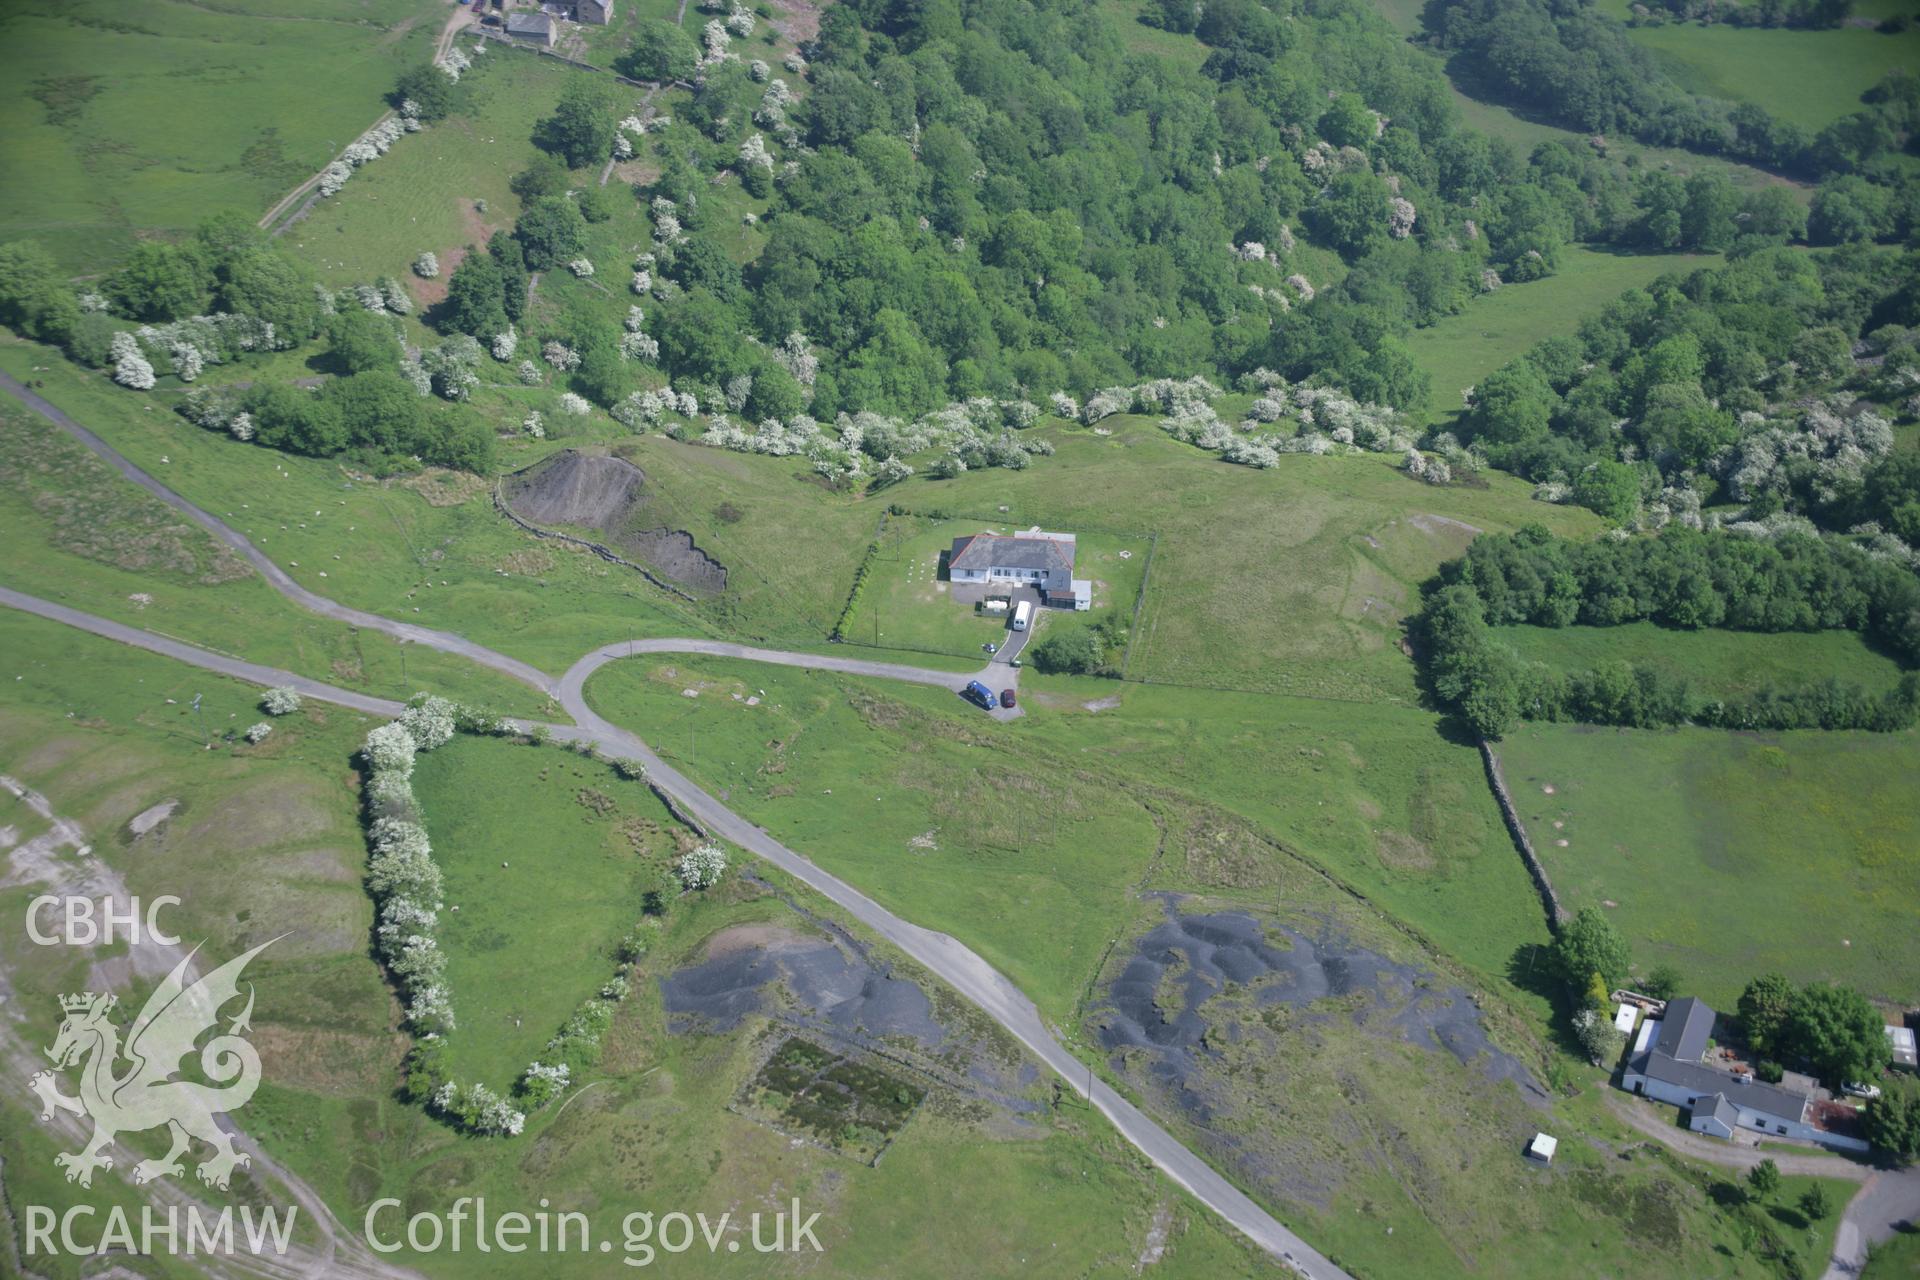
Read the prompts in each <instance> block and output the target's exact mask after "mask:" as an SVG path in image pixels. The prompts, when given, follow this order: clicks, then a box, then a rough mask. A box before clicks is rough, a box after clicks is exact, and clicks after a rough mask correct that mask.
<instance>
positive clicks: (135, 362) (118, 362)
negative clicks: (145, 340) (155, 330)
mask: <svg viewBox="0 0 1920 1280" xmlns="http://www.w3.org/2000/svg"><path fill="white" fill-rule="evenodd" d="M108 354H110V355H111V356H112V357H113V380H114V381H115V382H117V383H119V384H120V385H121V386H123V387H131V388H133V389H134V390H135V391H151V390H153V384H154V383H155V382H157V381H158V380H159V379H157V378H155V377H154V375H153V365H152V363H150V362H149V361H148V360H147V358H146V357H145V356H144V355H141V354H140V343H139V342H138V340H136V339H135V338H134V336H133V335H132V334H130V333H124V332H122V333H116V334H114V335H113V342H112V344H111V345H110V346H109V348H108Z"/></svg>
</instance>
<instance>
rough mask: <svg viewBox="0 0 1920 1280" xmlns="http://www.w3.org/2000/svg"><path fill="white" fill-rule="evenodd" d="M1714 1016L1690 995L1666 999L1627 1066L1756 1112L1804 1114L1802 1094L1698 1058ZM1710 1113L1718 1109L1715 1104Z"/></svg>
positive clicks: (1797, 1116) (1791, 1117)
mask: <svg viewBox="0 0 1920 1280" xmlns="http://www.w3.org/2000/svg"><path fill="white" fill-rule="evenodd" d="M1715 1016H1716V1015H1715V1014H1714V1012H1713V1010H1712V1008H1711V1007H1709V1006H1708V1005H1707V1004H1706V1003H1705V1002H1703V1001H1700V1000H1696V999H1695V998H1694V997H1692V996H1682V997H1680V998H1679V999H1677V1000H1673V1001H1670V1002H1669V1003H1668V1005H1667V1014H1666V1017H1664V1018H1662V1019H1661V1020H1660V1034H1659V1035H1658V1036H1657V1037H1655V1039H1654V1042H1653V1043H1652V1044H1651V1045H1649V1046H1648V1047H1647V1051H1646V1052H1645V1053H1643V1054H1641V1055H1640V1056H1639V1057H1638V1058H1636V1059H1635V1060H1634V1061H1632V1062H1630V1063H1628V1064H1627V1066H1628V1070H1630V1071H1637V1072H1639V1073H1640V1074H1641V1075H1643V1076H1645V1077H1647V1078H1648V1079H1649V1080H1658V1081H1660V1082H1662V1083H1663V1084H1670V1085H1673V1086H1675V1087H1677V1088H1680V1089H1685V1090H1687V1091H1688V1092H1690V1093H1695V1094H1698V1095H1699V1096H1700V1097H1702V1098H1711V1097H1715V1096H1718V1097H1719V1098H1720V1099H1721V1100H1722V1101H1726V1102H1730V1103H1731V1104H1733V1105H1735V1106H1741V1107H1745V1108H1746V1109H1747V1110H1749V1111H1755V1112H1758V1113H1760V1114H1761V1115H1767V1116H1775V1117H1777V1118H1779V1119H1781V1120H1789V1121H1794V1122H1798V1121H1799V1120H1800V1118H1801V1117H1802V1116H1804V1115H1805V1114H1806V1110H1807V1095H1806V1094H1804V1093H1801V1092H1799V1091H1798V1090H1794V1089H1784V1088H1782V1087H1780V1086H1779V1085H1774V1084H1763V1083H1761V1082H1760V1081H1757V1080H1748V1079H1745V1078H1744V1077H1742V1076H1736V1075H1733V1074H1732V1073H1730V1072H1726V1071H1717V1070H1715V1069H1714V1068H1712V1067H1708V1066H1703V1065H1702V1064H1701V1062H1700V1055H1701V1054H1703V1053H1705V1052H1706V1048H1707V1040H1708V1039H1709V1038H1710V1037H1711V1036H1712V1035H1713V1021H1714V1018H1715ZM1714 1114H1715V1115H1716V1116H1717V1115H1718V1114H1719V1109H1718V1106H1716V1107H1715V1110H1714ZM1729 1123H1731V1122H1729Z"/></svg>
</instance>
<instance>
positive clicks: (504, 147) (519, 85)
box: [280, 39, 639, 299]
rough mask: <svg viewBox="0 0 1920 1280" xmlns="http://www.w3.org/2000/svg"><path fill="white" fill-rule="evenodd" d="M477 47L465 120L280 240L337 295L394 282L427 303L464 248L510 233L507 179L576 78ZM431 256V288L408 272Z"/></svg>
mask: <svg viewBox="0 0 1920 1280" xmlns="http://www.w3.org/2000/svg"><path fill="white" fill-rule="evenodd" d="M475 43H477V42H476V41H474V40H470V39H469V40H465V41H463V43H462V48H463V49H466V50H468V51H469V56H471V57H473V58H474V61H475V63H476V66H475V68H474V70H473V71H471V72H469V73H468V75H467V77H466V78H465V80H464V81H463V83H467V84H468V92H469V94H470V95H471V100H472V108H471V111H470V112H469V113H465V114H461V115H457V116H451V117H449V118H448V119H446V120H443V121H441V122H440V123H438V124H434V125H430V126H428V127H427V128H425V129H423V130H421V131H420V132H419V133H414V134H409V135H407V136H406V137H404V138H402V139H401V140H400V141H399V142H397V143H395V144H394V146H393V149H392V150H391V151H389V152H388V153H387V154H386V155H384V156H382V157H381V158H380V159H378V160H376V161H373V162H372V163H370V164H368V165H366V166H365V167H363V168H362V169H360V170H359V171H358V172H356V173H355V174H354V176H353V180H352V181H351V182H349V183H347V185H346V186H345V187H343V188H342V189H341V191H340V193H339V194H338V195H335V196H332V197H329V198H327V199H323V200H321V201H320V202H319V203H317V204H316V205H314V207H313V211H312V212H311V213H309V214H308V215H307V216H306V217H305V218H304V219H302V220H301V221H299V222H297V223H295V224H294V225H293V227H292V228H291V229H290V230H288V231H287V232H286V233H285V234H284V235H282V236H281V238H280V240H281V244H282V245H283V246H285V247H286V248H288V249H290V250H292V251H294V252H295V253H297V254H299V255H300V256H301V257H303V258H305V259H306V260H307V261H309V262H311V263H312V264H313V266H314V268H315V269H316V270H317V271H318V272H319V274H320V278H321V279H322V280H325V281H326V282H327V283H329V284H332V285H334V286H336V287H339V286H342V285H347V284H353V283H359V282H365V281H368V280H372V279H374V278H375V277H378V276H395V277H399V278H401V279H404V280H408V281H409V282H410V286H411V287H412V288H413V289H414V290H415V292H416V294H417V295H418V296H420V297H421V298H423V299H430V298H437V297H439V296H440V295H442V294H444V293H445V288H446V281H447V277H448V276H450V275H451V274H452V272H453V267H454V265H456V264H457V262H458V258H459V251H460V250H461V249H462V248H464V247H465V246H467V245H480V244H484V243H485V241H486V238H487V237H488V236H489V235H490V234H492V232H494V231H496V230H501V229H511V228H512V226H513V223H514V220H515V218H516V217H518V216H519V212H520V201H519V198H518V197H517V196H515V195H514V194H513V192H512V191H510V190H509V189H508V187H507V181H508V179H510V178H511V177H513V175H514V174H515V173H518V172H519V171H520V170H522V169H524V168H526V167H527V164H528V163H529V162H530V161H531V160H532V159H533V158H534V157H535V156H536V155H537V154H538V152H537V151H536V150H535V148H534V145H533V141H532V134H533V126H534V122H535V121H537V120H539V119H540V118H541V117H542V116H545V115H548V114H549V113H551V112H552V110H553V104H554V102H555V101H556V100H557V99H558V98H559V96H560V88H561V86H562V85H564V84H565V83H566V82H567V78H568V77H569V76H572V75H576V74H580V73H578V72H574V71H571V70H569V69H568V68H567V67H566V66H565V65H563V64H562V63H559V62H555V61H553V60H552V59H549V58H538V57H535V56H533V55H532V54H530V53H527V52H525V51H522V50H514V49H505V48H501V47H499V46H497V45H492V44H489V45H488V46H487V52H486V53H484V54H472V53H471V50H472V48H473V46H474V44H475ZM634 96H635V98H636V99H637V98H638V96H639V95H638V92H637V91H636V92H635V94H634ZM476 201H483V202H484V203H485V205H486V210H485V212H481V211H479V210H478V209H476V208H475V202H476ZM427 249H431V250H432V251H433V252H434V253H435V254H437V255H438V256H439V258H440V267H441V271H440V278H439V279H438V280H437V281H433V282H427V281H421V280H418V279H415V278H414V277H413V276H412V273H411V272H410V271H409V270H408V268H409V266H410V265H411V264H412V262H413V260H414V259H415V258H416V257H418V256H419V255H420V253H421V251H422V250H427ZM449 258H452V259H453V260H454V261H453V262H449V261H448V260H449Z"/></svg>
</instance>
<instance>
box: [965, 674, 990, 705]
mask: <svg viewBox="0 0 1920 1280" xmlns="http://www.w3.org/2000/svg"><path fill="white" fill-rule="evenodd" d="M960 696H961V697H963V698H965V699H966V700H967V701H968V702H971V703H973V705H974V706H976V707H979V708H980V709H981V710H983V711H991V710H993V690H991V689H989V688H987V686H985V685H983V684H981V683H980V682H979V681H978V680H969V681H967V687H966V688H964V689H962V690H961V691H960Z"/></svg>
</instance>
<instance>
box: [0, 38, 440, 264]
mask: <svg viewBox="0 0 1920 1280" xmlns="http://www.w3.org/2000/svg"><path fill="white" fill-rule="evenodd" d="M446 11H447V6H446V5H444V4H441V3H431V2H429V0H232V2H231V3H223V4H221V5H218V6H214V5H201V4H190V3H185V2H183V0H162V2H161V3H157V4H151V5H142V6H137V7H130V6H127V5H123V4H116V3H113V2H112V0H75V3H71V4H62V5H58V6H46V7H35V6H19V5H16V6H11V7H10V8H9V11H8V12H7V13H6V14H5V15H4V16H0V39H4V40H5V42H6V46H7V56H8V60H9V65H10V66H11V67H12V68H13V69H14V73H13V74H12V75H10V76H8V77H7V79H6V83H5V86H4V88H0V119H4V120H5V121H6V125H7V127H6V129H5V130H4V131H3V133H0V171H3V172H6V173H9V174H12V175H15V180H13V181H10V182H9V183H7V184H6V190H5V192H4V193H0V240H10V239H14V238H16V237H23V236H30V237H33V238H34V239H37V240H40V241H42V242H43V243H45V244H46V245H47V247H48V248H50V249H52V250H53V251H54V252H55V253H56V254H57V255H58V256H59V257H60V259H61V260H62V261H63V262H64V263H66V264H67V265H68V266H69V267H71V268H72V269H73V270H75V271H98V270H101V269H103V268H105V267H107V266H109V265H111V264H112V263H113V262H114V261H115V260H116V259H118V258H119V257H120V256H121V255H122V254H124V253H125V252H126V251H127V249H128V248H129V247H131V245H132V243H133V241H134V240H135V239H136V238H137V237H138V236H140V235H144V234H149V233H152V232H154V231H160V232H175V231H182V230H187V229H190V228H192V227H193V226H195V225H196V224H198V223H199V222H200V221H201V220H202V219H204V218H205V217H207V215H209V214H211V213H215V212H218V211H220V210H223V209H232V210H236V211H238V212H241V213H245V214H249V215H258V214H260V213H263V212H265V211H266V209H267V207H268V206H269V205H271V204H273V203H274V201H276V200H277V199H279V198H280V197H281V196H282V195H284V194H285V193H286V192H288V191H289V190H291V189H292V188H293V187H295V186H296V185H298V184H299V183H300V182H302V181H304V180H305V179H306V178H307V177H308V176H310V175H311V174H312V173H313V172H314V171H315V170H317V169H319V168H320V167H321V166H322V165H324V164H326V163H327V162H328V161H329V160H331V159H332V158H333V157H334V156H335V155H336V154H337V153H338V152H339V150H340V149H341V148H342V147H344V146H346V145H347V144H348V143H349V142H352V141H353V140H354V139H355V138H356V137H358V136H359V135H360V134H361V133H363V132H364V131H365V130H366V129H367V128H368V127H369V126H371V125H372V124H373V122H374V120H375V119H376V118H377V117H378V116H379V115H380V113H381V112H382V111H384V110H385V109H386V104H385V103H384V102H382V101H381V97H382V95H384V94H385V93H386V92H387V91H388V90H389V89H390V88H392V86H393V82H394V80H395V79H396V78H397V77H398V76H399V74H400V73H401V72H402V71H404V70H405V69H406V68H407V67H409V66H411V65H413V64H414V63H417V62H420V61H423V60H425V59H426V58H428V57H429V56H431V54H432V50H433V44H434V40H435V38H436V37H437V35H438V33H439V29H440V24H441V21H442V20H443V17H444V15H445V13H446ZM374 167H375V168H378V167H379V166H378V165H375V166H374ZM29 173H30V174H32V175H33V178H32V181H26V180H24V175H26V174H29Z"/></svg>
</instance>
